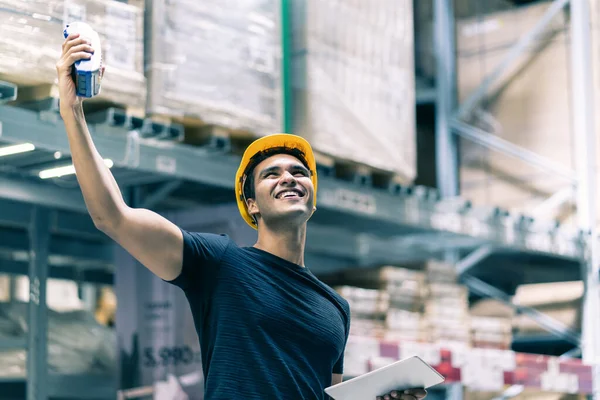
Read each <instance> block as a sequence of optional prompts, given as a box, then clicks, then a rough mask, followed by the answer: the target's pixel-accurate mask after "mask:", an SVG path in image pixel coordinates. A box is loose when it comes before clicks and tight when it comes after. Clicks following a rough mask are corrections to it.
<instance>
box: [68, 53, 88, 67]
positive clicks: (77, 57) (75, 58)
mask: <svg viewBox="0 0 600 400" xmlns="http://www.w3.org/2000/svg"><path fill="white" fill-rule="evenodd" d="M90 57H92V55H91V54H90V53H88V52H87V51H81V52H79V53H73V54H71V55H70V56H69V57H67V64H66V65H67V66H71V65H73V64H74V63H75V61H79V60H83V59H89V58H90Z"/></svg>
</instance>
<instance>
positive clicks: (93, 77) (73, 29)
mask: <svg viewBox="0 0 600 400" xmlns="http://www.w3.org/2000/svg"><path fill="white" fill-rule="evenodd" d="M71 33H79V34H80V35H81V37H83V38H86V39H88V40H89V41H90V43H91V46H92V48H93V49H94V53H93V54H92V57H91V58H89V59H87V60H79V61H76V62H75V64H73V68H72V75H73V82H75V92H76V94H77V96H79V97H87V98H90V97H94V96H96V95H98V94H99V93H100V73H101V71H100V70H101V68H102V48H101V46H100V36H99V35H98V33H97V32H96V31H94V30H93V29H92V27H91V26H89V25H88V24H86V23H85V22H79V21H77V22H72V23H70V24H66V25H65V29H64V30H63V35H64V37H65V39H66V38H67V37H68V36H69V35H70V34H71Z"/></svg>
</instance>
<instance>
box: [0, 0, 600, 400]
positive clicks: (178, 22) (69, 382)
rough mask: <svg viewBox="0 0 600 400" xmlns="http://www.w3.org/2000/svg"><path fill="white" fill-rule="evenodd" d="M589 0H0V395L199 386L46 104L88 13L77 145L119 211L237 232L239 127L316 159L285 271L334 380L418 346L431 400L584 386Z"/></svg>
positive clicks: (247, 238) (591, 52)
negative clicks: (330, 297) (302, 292)
mask: <svg viewBox="0 0 600 400" xmlns="http://www.w3.org/2000/svg"><path fill="white" fill-rule="evenodd" d="M598 7H599V5H598V1H597V0H571V1H568V0H554V1H525V0H237V1H234V0H219V1H217V0H194V1H193V0H146V1H143V0H142V1H116V0H51V1H41V0H0V103H1V104H0V399H28V400H33V399H36V400H37V399H115V398H118V399H133V398H139V399H152V398H155V399H185V398H189V399H201V398H202V385H203V380H202V368H201V363H200V349H199V346H198V343H197V341H198V339H197V336H196V333H195V330H194V326H193V321H192V320H191V314H190V312H189V310H188V305H187V301H186V299H185V297H184V296H183V293H182V292H181V291H180V290H179V289H177V288H174V287H172V286H170V285H168V284H166V283H164V282H162V281H161V280H160V279H158V278H156V277H154V276H152V275H151V274H150V273H149V272H148V271H147V270H146V269H145V268H143V267H142V266H141V265H139V264H138V263H136V262H135V260H133V259H132V258H131V257H130V256H129V255H128V254H127V253H125V252H124V251H123V250H122V249H121V248H120V247H118V246H116V245H115V244H114V243H113V242H111V241H110V240H109V238H108V237H106V236H105V235H103V234H102V233H101V232H99V231H98V230H97V229H96V228H95V227H94V224H93V223H92V221H91V219H90V218H89V217H88V215H87V212H86V208H85V204H84V202H83V199H82V196H81V192H80V190H79V188H78V184H77V181H76V178H75V175H74V170H73V167H72V165H71V161H70V156H69V146H68V142H67V138H66V134H65V132H64V126H63V124H62V121H61V118H60V115H59V113H58V96H57V88H56V79H55V77H56V72H55V63H56V62H57V60H58V59H59V57H60V54H61V44H62V42H63V36H62V29H63V26H64V24H65V23H68V22H73V21H85V22H87V23H89V24H90V25H91V26H92V27H93V28H94V29H95V30H97V31H98V33H99V34H100V37H101V41H102V51H103V56H104V61H105V65H106V74H105V78H104V80H103V81H102V91H101V94H100V95H99V96H97V97H95V98H93V99H90V100H88V101H86V102H85V103H84V108H85V110H86V116H87V120H88V123H89V127H90V131H91V132H92V136H93V138H94V141H95V144H96V146H97V148H98V150H99V151H100V153H101V154H102V156H103V157H104V158H105V161H106V164H107V165H108V166H109V167H110V168H111V170H112V172H113V174H114V175H115V177H116V179H117V181H118V184H119V186H120V188H121V191H122V193H123V196H124V197H125V199H126V201H127V203H128V204H129V205H131V206H133V207H144V208H149V209H152V210H155V211H157V212H159V213H161V214H162V215H164V216H166V217H167V218H169V219H170V220H172V221H174V222H175V223H177V224H178V225H180V226H181V227H183V228H185V229H189V230H198V231H205V232H217V233H227V234H229V235H230V236H231V237H232V238H233V239H235V240H236V241H237V242H238V244H240V245H251V244H252V243H253V241H254V240H255V239H256V236H255V235H256V232H255V231H253V230H251V229H250V228H249V227H247V226H246V224H245V223H244V221H243V220H242V219H241V218H240V217H239V214H238V211H237V207H236V204H235V198H234V194H233V185H234V174H235V170H236V168H237V165H238V162H239V159H240V154H241V152H242V151H243V150H244V148H245V146H246V145H247V144H248V143H250V142H251V141H252V140H253V139H254V138H256V137H260V136H262V135H265V134H269V133H274V132H286V133H295V134H298V135H302V136H304V137H306V138H308V139H309V140H310V142H311V143H312V146H313V148H314V149H315V151H316V152H317V158H318V171H319V179H320V180H319V192H318V203H319V206H318V211H317V212H316V213H315V215H314V217H313V218H312V220H311V222H310V223H309V230H308V238H307V249H306V251H307V265H308V266H309V268H310V269H311V270H312V272H313V273H315V274H316V275H317V276H318V277H319V278H320V279H322V280H323V281H324V282H325V283H327V284H328V285H331V286H332V287H333V288H335V289H336V290H337V291H338V292H339V293H340V294H341V295H343V296H344V297H345V298H346V299H347V300H348V301H349V302H350V305H351V310H352V326H351V335H350V339H349V342H348V346H347V348H346V358H345V360H346V361H345V378H351V377H355V376H359V375H361V374H364V373H366V372H368V371H370V370H372V369H374V368H378V367H380V366H383V365H386V364H389V363H390V362H393V361H395V360H398V359H401V358H404V357H408V356H411V355H419V356H420V357H422V358H423V359H424V360H425V361H427V362H429V363H431V364H432V365H433V366H434V367H435V368H436V369H437V370H438V371H439V372H440V373H442V374H443V375H444V376H445V377H446V383H445V384H444V385H442V386H440V387H438V388H436V389H435V390H432V391H431V392H430V394H429V396H430V397H431V398H449V399H473V400H483V399H498V400H500V399H509V398H518V399H525V398H536V399H544V400H558V399H575V398H584V397H595V398H598V396H594V392H596V393H598V391H599V389H598V385H599V384H600V379H599V378H598V374H597V373H596V372H595V368H594V367H595V365H596V364H597V362H598V360H599V358H600V328H599V327H600V305H599V302H600V292H599V290H598V278H599V275H598V272H599V268H598V267H599V265H600V260H599V259H598V237H597V234H596V226H597V222H598V216H597V209H598V202H597V194H598V189H597V177H598V175H597V169H598V165H597V161H596V149H597V148H598V140H597V136H596V132H597V130H598V127H599V126H600V125H599V124H598V121H596V118H597V117H596V116H597V115H598V114H599V113H598V112H597V106H596V104H595V99H597V97H598V96H597V93H598V88H599V86H598V79H597V78H598V77H597V76H596V75H597V74H596V72H597V71H598V67H599V66H600V64H598V63H599V62H600V58H599V56H600V54H599V51H598V49H600V43H599V42H598V39H600V24H599V23H598V22H599V21H598V18H599V17H600V14H599V13H598V12H599V11H598Z"/></svg>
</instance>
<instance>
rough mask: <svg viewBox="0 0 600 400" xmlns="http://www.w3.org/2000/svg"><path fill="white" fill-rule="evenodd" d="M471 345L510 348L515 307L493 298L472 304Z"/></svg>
mask: <svg viewBox="0 0 600 400" xmlns="http://www.w3.org/2000/svg"><path fill="white" fill-rule="evenodd" d="M469 312H470V314H471V346H472V347H477V348H487V349H498V350H510V348H511V345H512V339H513V334H512V330H513V318H514V309H513V308H512V307H510V306H508V305H506V304H504V303H501V302H499V301H497V300H493V299H482V300H479V301H477V302H476V303H475V304H473V305H472V306H471V309H470V310H469Z"/></svg>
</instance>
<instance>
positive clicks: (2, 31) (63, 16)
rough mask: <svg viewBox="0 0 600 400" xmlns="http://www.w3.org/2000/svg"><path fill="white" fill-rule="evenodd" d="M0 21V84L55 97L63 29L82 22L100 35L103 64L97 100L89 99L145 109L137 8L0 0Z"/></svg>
mask: <svg viewBox="0 0 600 400" xmlns="http://www.w3.org/2000/svg"><path fill="white" fill-rule="evenodd" d="M0 21H2V23H0V54H2V56H1V57H0V79H2V80H5V81H8V82H13V83H17V84H18V85H19V86H24V87H35V88H43V87H46V88H47V89H49V90H47V93H48V95H55V92H53V91H52V87H53V85H54V83H55V82H56V67H55V65H56V62H57V61H58V60H59V58H60V55H61V51H62V48H61V46H62V43H63V41H64V37H63V27H64V24H65V23H66V22H73V21H84V22H87V23H88V24H90V25H91V26H92V27H93V29H94V30H96V31H97V32H98V34H99V35H100V40H101V42H102V47H103V48H102V54H103V60H104V64H105V65H106V73H105V76H104V79H103V80H102V92H101V95H100V96H99V97H98V98H97V99H94V100H103V101H106V102H110V103H114V104H117V105H121V106H123V107H125V108H127V107H130V108H132V109H133V108H135V109H142V110H143V108H144V107H145V102H146V80H145V77H144V66H143V50H144V49H143V36H142V35H143V12H142V10H141V9H139V8H138V7H134V6H131V5H128V4H124V3H122V2H119V1H111V0H50V1H42V0H30V1H19V0H0ZM20 93H26V91H20ZM37 93H38V96H43V95H42V94H41V93H40V92H37ZM17 100H19V99H17Z"/></svg>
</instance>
